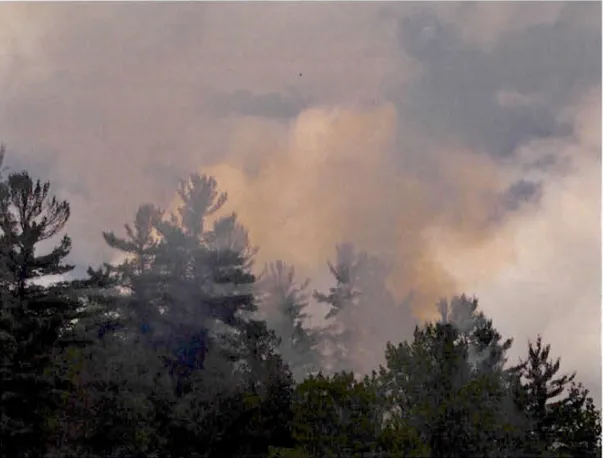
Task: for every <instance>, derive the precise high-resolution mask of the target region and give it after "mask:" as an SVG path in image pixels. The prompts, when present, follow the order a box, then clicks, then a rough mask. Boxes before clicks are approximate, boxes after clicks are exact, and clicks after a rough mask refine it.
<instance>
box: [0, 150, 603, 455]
mask: <svg viewBox="0 0 603 458" xmlns="http://www.w3.org/2000/svg"><path fill="white" fill-rule="evenodd" d="M3 152H4V151H2V153H3ZM2 156H3V154H2ZM178 194H179V197H180V200H181V205H180V207H179V208H178V210H177V212H175V213H174V214H167V213H166V212H164V211H162V210H161V209H159V208H158V207H156V206H155V205H152V204H145V205H142V206H140V207H139V209H138V211H137V212H136V214H135V215H134V219H133V222H132V223H129V224H126V225H125V232H124V233H123V234H121V235H120V234H116V233H114V232H105V233H103V237H104V240H105V242H106V243H107V244H108V245H109V246H110V247H111V248H113V249H114V250H115V251H116V253H121V254H122V255H123V256H122V258H123V259H124V260H123V261H122V262H119V263H104V264H101V265H98V266H96V267H90V268H89V269H88V272H87V276H86V277H85V278H70V279H65V278H69V276H68V274H69V272H71V271H72V270H73V269H74V266H72V265H69V264H68V263H67V262H66V259H67V257H68V255H69V253H70V249H71V244H72V242H71V239H70V238H69V237H68V236H67V235H62V232H63V229H64V227H65V224H66V223H67V221H68V219H69V216H70V207H69V204H68V203H67V202H65V201H62V200H60V199H57V198H56V197H54V196H53V194H52V193H51V190H50V184H49V183H48V182H44V181H41V180H38V179H34V178H32V177H31V176H30V175H29V173H28V172H19V173H10V174H8V175H7V176H2V178H1V180H0V232H1V234H0V282H1V288H0V384H1V385H0V456H1V457H2V458H4V457H6V458H20V457H27V458H34V457H35V458H38V457H48V458H51V457H74V458H75V457H82V458H97V457H99V458H100V457H132V458H134V457H149V458H151V457H157V458H159V457H162V458H163V457H166V458H189V457H190V458H192V457H220V458H221V457H272V458H276V457H282V458H287V457H288V458H322V457H392V458H393V457H411V456H414V457H450V458H456V457H459V458H461V457H463V458H464V457H477V456H481V457H518V456H524V457H595V456H601V442H600V435H601V421H600V412H599V410H598V409H596V408H595V406H594V404H593V400H592V398H591V396H590V395H589V392H588V390H587V389H585V388H584V387H583V385H582V384H580V383H579V382H578V381H577V380H576V379H575V377H576V374H564V373H563V372H562V371H561V369H560V360H559V359H558V358H554V357H553V356H552V354H551V348H550V345H548V344H546V343H544V342H543V341H542V339H541V338H540V337H537V338H536V339H535V340H534V341H533V342H530V343H529V345H528V348H526V354H525V358H524V359H522V360H521V361H520V362H519V363H518V364H516V365H509V364H508V363H507V358H506V354H507V352H508V350H509V349H510V347H511V345H512V339H505V338H503V336H502V335H501V334H500V333H499V332H498V331H497V329H496V328H495V326H494V324H493V322H492V320H491V319H489V318H488V317H487V316H485V315H484V313H483V312H482V311H480V309H479V306H478V303H477V300H476V299H474V298H469V297H466V296H464V295H461V296H456V297H452V298H449V299H444V300H442V301H441V302H440V303H438V304H435V305H434V307H437V310H438V311H439V313H440V315H441V319H439V320H438V321H436V322H429V323H424V324H420V325H418V324H417V325H415V327H414V333H413V337H412V339H409V340H406V341H401V342H391V343H388V344H387V345H386V347H385V348H383V349H382V351H383V352H384V356H385V363H384V364H383V365H377V364H375V366H376V367H373V368H372V370H370V371H365V373H362V374H359V373H356V372H354V369H355V368H356V367H358V364H357V363H358V361H359V359H360V358H361V359H362V360H363V361H379V356H380V355H375V354H371V352H370V349H369V350H367V346H366V345H364V342H367V341H368V339H370V334H371V332H375V331H374V330H372V328H371V326H370V325H369V324H367V323H368V322H367V321H366V319H365V317H367V311H369V312H368V314H369V315H373V316H374V315H378V313H379V311H378V310H376V309H375V307H374V306H375V304H378V306H379V307H396V306H399V305H400V304H396V303H395V301H394V299H393V297H392V295H391V294H390V293H389V292H388V291H387V287H386V285H385V279H386V278H387V276H388V270H387V266H385V265H384V264H383V263H381V262H380V260H379V259H378V258H377V257H375V256H372V255H370V254H368V253H365V252H363V251H359V250H357V249H356V248H355V247H354V246H353V245H351V244H342V245H340V246H338V247H337V256H336V259H335V260H334V261H333V262H332V263H330V264H329V268H330V271H331V274H332V278H333V282H332V287H331V288H330V289H329V290H328V291H325V292H316V291H314V292H309V290H308V286H309V285H308V282H307V281H298V279H297V278H296V277H295V270H294V268H293V266H291V265H288V264H286V263H285V262H282V261H275V262H274V263H272V264H270V265H268V266H266V268H265V270H264V272H263V273H262V275H259V276H255V275H254V274H253V273H252V263H253V258H254V255H255V253H256V249H254V248H253V247H252V246H251V244H250V240H249V237H248V233H247V231H246V230H245V228H244V226H243V225H242V224H241V223H240V222H239V221H238V219H237V217H236V215H235V214H231V215H227V216H223V217H216V214H217V212H218V211H219V210H220V209H221V207H222V206H223V205H224V204H225V202H226V199H227V195H226V194H225V193H223V192H221V191H220V190H219V189H218V186H217V183H216V181H215V180H214V179H213V178H212V177H209V176H205V175H198V174H193V175H191V176H190V177H189V178H188V179H186V180H183V181H182V182H181V184H180V186H179V189H178ZM210 217H211V218H210ZM210 219H211V220H212V221H213V222H212V223H210ZM275 236H278V234H275ZM49 275H61V276H63V277H61V278H63V280H61V281H57V282H54V283H50V284H48V283H44V282H43V281H40V280H41V279H42V278H44V277H47V276H49ZM65 275H66V276H65ZM312 296H313V298H314V299H315V300H316V301H317V302H319V303H322V304H323V305H324V306H325V307H326V308H327V309H328V312H327V315H326V317H325V319H326V322H327V323H328V324H327V326H325V327H323V328H314V327H310V326H308V325H307V320H306V318H307V308H306V307H307V306H308V304H309V302H310V300H311V298H312ZM371 307H373V308H371ZM267 311H269V313H268V312H267ZM407 325H408V323H400V329H403V328H404V326H407ZM400 340H401V338H400ZM359 355H362V356H361V357H360V356H359Z"/></svg>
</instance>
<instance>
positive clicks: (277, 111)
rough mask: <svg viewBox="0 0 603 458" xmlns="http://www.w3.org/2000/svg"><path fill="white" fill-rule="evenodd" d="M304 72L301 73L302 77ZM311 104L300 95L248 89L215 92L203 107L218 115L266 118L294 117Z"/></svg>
mask: <svg viewBox="0 0 603 458" xmlns="http://www.w3.org/2000/svg"><path fill="white" fill-rule="evenodd" d="M302 76H303V74H300V78H301V77H302ZM308 105H309V103H308V101H305V100H303V99H301V98H299V97H294V96H285V95H282V94H278V93H276V92H270V93H267V94H258V95H255V94H252V93H251V92H250V91H247V90H238V91H234V92H230V93H215V94H212V95H210V96H209V97H207V99H206V101H205V103H204V104H203V109H204V110H207V111H209V112H211V113H212V114H214V115H216V116H227V115H233V114H234V115H240V116H259V117H266V118H293V117H295V116H297V115H298V114H299V113H300V112H301V111H302V110H303V109H304V108H306V107H307V106H308Z"/></svg>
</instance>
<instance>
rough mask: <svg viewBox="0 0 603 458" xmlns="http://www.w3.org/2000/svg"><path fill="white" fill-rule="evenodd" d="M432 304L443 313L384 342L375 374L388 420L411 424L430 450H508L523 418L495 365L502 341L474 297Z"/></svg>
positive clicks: (515, 444)
mask: <svg viewBox="0 0 603 458" xmlns="http://www.w3.org/2000/svg"><path fill="white" fill-rule="evenodd" d="M439 308H440V310H441V311H443V312H445V313H443V320H442V321H440V322H437V323H435V324H433V323H429V324H427V325H425V326H424V327H423V328H419V327H417V328H416V330H415V336H414V340H413V342H412V343H407V342H403V343H401V344H399V345H398V346H393V345H391V344H388V347H387V351H386V360H387V365H386V369H382V370H381V376H382V378H383V380H384V384H385V387H386V390H387V391H388V392H389V396H390V399H391V406H392V407H391V411H390V415H391V420H390V421H393V422H394V424H396V423H399V422H402V423H403V424H404V425H406V426H408V427H410V428H412V429H414V430H416V431H418V432H419V434H420V437H421V438H422V440H423V441H424V443H425V445H427V446H428V448H429V450H430V451H431V453H432V454H433V456H450V457H454V456H459V457H461V456H514V455H516V454H517V453H518V452H519V451H520V444H521V436H522V435H521V429H522V428H523V422H522V417H521V415H520V412H519V410H518V409H517V408H516V407H515V405H514V404H513V398H512V397H511V395H510V384H511V378H510V376H508V375H507V373H506V371H504V370H503V369H502V364H503V361H504V355H505V353H506V351H507V350H508V346H509V345H510V344H508V343H507V342H503V343H502V344H501V343H500V335H499V334H498V333H497V332H496V330H495V329H493V328H492V326H491V323H490V322H489V321H488V320H486V319H485V318H484V317H483V315H482V314H481V313H476V312H477V310H476V309H477V301H472V300H469V299H467V298H466V297H464V296H461V297H457V298H454V299H453V300H452V301H451V302H450V303H449V302H447V301H443V302H441V303H440V304H439ZM451 309H452V313H450V312H451ZM480 345H481V347H480ZM480 348H485V349H487V351H485V353H486V354H485V355H482V354H480ZM470 350H471V351H470ZM480 361H481V362H480ZM476 362H480V363H479V364H476ZM485 362H487V363H488V364H483V363H485Z"/></svg>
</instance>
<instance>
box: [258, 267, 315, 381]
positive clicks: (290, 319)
mask: <svg viewBox="0 0 603 458" xmlns="http://www.w3.org/2000/svg"><path fill="white" fill-rule="evenodd" d="M308 283H309V280H306V281H305V282H303V283H302V284H299V285H298V284H297V282H296V281H295V269H294V267H293V266H289V265H288V264H286V263H284V262H283V261H276V262H275V263H272V264H269V265H268V266H266V267H265V269H264V272H263V273H262V275H261V280H260V282H259V285H258V288H257V289H256V291H258V295H260V297H261V299H260V301H261V308H260V311H262V312H263V314H264V316H265V317H266V320H267V322H268V324H269V325H270V326H271V327H272V329H274V330H275V332H276V335H277V336H278V337H279V338H280V341H281V343H280V345H279V352H280V353H281V355H282V356H283V358H284V360H285V361H286V362H287V363H288V365H289V367H290V368H291V370H292V372H293V375H294V377H295V378H296V379H298V380H300V379H302V378H304V377H305V376H307V375H308V374H309V373H311V372H314V371H317V370H318V368H319V367H320V353H319V352H318V350H317V348H316V346H317V343H318V333H317V332H316V331H314V330H313V329H309V328H308V327H307V325H306V320H307V318H308V315H307V314H306V313H305V312H304V309H305V308H306V307H307V306H308V293H307V292H306V290H307V287H308Z"/></svg>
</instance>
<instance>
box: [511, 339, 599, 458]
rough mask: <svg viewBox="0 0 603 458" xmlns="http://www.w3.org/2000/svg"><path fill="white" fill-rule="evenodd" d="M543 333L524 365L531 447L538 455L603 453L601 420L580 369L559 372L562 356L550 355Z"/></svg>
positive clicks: (588, 454)
mask: <svg viewBox="0 0 603 458" xmlns="http://www.w3.org/2000/svg"><path fill="white" fill-rule="evenodd" d="M550 351H551V346H550V345H543V342H542V337H541V336H538V337H537V339H536V342H529V343H528V358H527V360H525V361H523V362H522V363H521V365H520V373H521V376H522V381H523V393H524V398H523V401H524V407H525V410H526V413H527V415H528V417H529V419H530V420H531V424H530V428H529V430H528V438H527V439H528V450H529V451H530V452H531V453H533V454H536V455H538V456H553V455H555V454H559V453H562V454H564V455H563V456H571V457H574V456H576V457H578V456H592V457H594V456H600V453H601V438H600V436H601V420H600V413H599V412H596V409H595V408H594V405H593V401H592V398H590V396H589V392H588V390H586V389H585V388H584V387H583V386H582V385H581V384H580V383H576V381H575V377H576V373H575V372H574V373H572V374H562V375H558V373H559V370H560V367H561V360H560V358H557V359H556V360H553V359H551V357H550Z"/></svg>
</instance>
